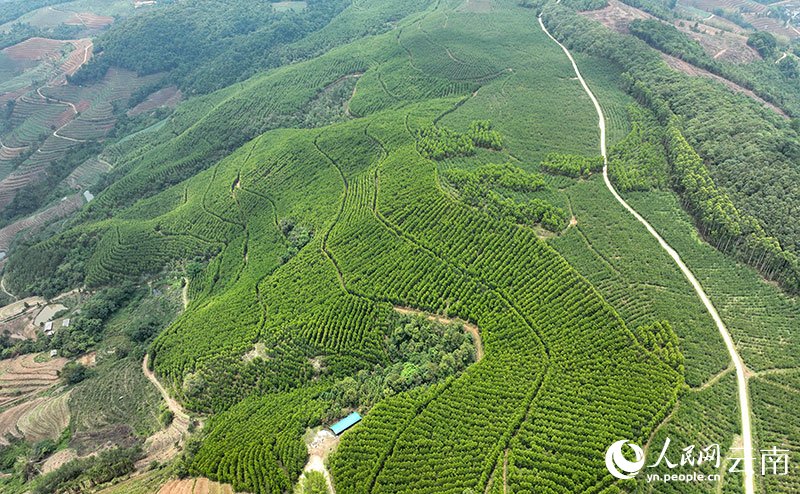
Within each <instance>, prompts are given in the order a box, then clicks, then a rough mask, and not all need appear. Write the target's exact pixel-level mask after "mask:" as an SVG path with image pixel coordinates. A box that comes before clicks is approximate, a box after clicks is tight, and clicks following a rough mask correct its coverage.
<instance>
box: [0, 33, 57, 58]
mask: <svg viewBox="0 0 800 494" xmlns="http://www.w3.org/2000/svg"><path fill="white" fill-rule="evenodd" d="M63 44H64V41H57V40H54V39H47V38H38V37H36V38H29V39H27V40H25V41H23V42H21V43H17V44H16V45H13V46H9V47H8V48H4V49H3V50H2V52H3V53H5V54H6V55H8V58H10V59H12V60H41V59H43V58H55V57H56V51H57V50H58V49H59V48H61V46H62V45H63Z"/></svg>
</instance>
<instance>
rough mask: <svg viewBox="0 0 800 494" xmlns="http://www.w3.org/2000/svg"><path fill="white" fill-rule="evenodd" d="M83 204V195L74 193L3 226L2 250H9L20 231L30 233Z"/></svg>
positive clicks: (0, 232) (0, 248) (1, 232)
mask: <svg viewBox="0 0 800 494" xmlns="http://www.w3.org/2000/svg"><path fill="white" fill-rule="evenodd" d="M82 205H83V198H82V197H81V195H80V194H74V195H71V196H69V197H65V198H64V199H63V200H61V201H59V202H58V203H57V204H54V205H52V206H50V207H49V208H47V209H45V210H43V211H40V212H38V213H36V214H34V215H31V216H27V217H25V218H22V219H21V220H18V221H15V222H14V223H11V224H10V225H8V226H6V227H3V228H2V229H0V252H7V251H8V247H9V246H10V245H11V241H12V240H13V239H14V237H16V236H17V235H18V234H19V233H20V232H22V231H27V232H29V233H30V232H34V231H36V229H37V228H38V227H40V226H41V225H43V224H45V223H47V222H49V221H52V220H54V219H57V218H60V217H63V216H66V215H68V214H69V213H71V212H72V211H75V210H76V209H78V208H79V207H81V206H82Z"/></svg>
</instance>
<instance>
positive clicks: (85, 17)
mask: <svg viewBox="0 0 800 494" xmlns="http://www.w3.org/2000/svg"><path fill="white" fill-rule="evenodd" d="M113 22H114V18H113V17H109V16H106V15H97V14H92V13H91V12H82V13H76V14H75V15H73V16H72V17H70V18H69V19H67V20H66V21H64V24H68V25H71V26H86V27H88V28H90V29H99V28H101V27H105V26H108V25H109V24H112V23H113Z"/></svg>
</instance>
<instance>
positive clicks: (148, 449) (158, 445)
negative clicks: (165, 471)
mask: <svg viewBox="0 0 800 494" xmlns="http://www.w3.org/2000/svg"><path fill="white" fill-rule="evenodd" d="M149 358H150V355H145V356H144V360H142V372H143V373H144V375H145V376H146V377H147V379H149V380H150V382H151V383H153V385H154V386H155V387H156V389H158V392H159V393H161V397H162V398H163V399H164V401H165V402H166V403H167V408H168V409H169V410H170V411H171V412H172V413H173V414H174V417H173V419H172V423H171V424H170V425H169V426H168V427H167V428H165V429H162V430H160V431H158V432H156V433H155V434H153V435H152V436H150V437H149V438H147V441H145V455H146V456H145V457H144V458H143V459H141V460H139V461H138V462H137V463H136V468H138V469H143V468H145V467H146V466H148V465H149V464H150V462H152V461H154V460H155V461H159V462H164V461H167V460H169V459H170V458H172V457H173V456H175V455H176V454H178V452H179V450H178V448H176V446H175V445H176V443H177V444H180V443H182V442H183V441H184V439H185V438H186V435H187V432H188V430H189V423H190V422H191V419H190V418H189V416H188V415H187V414H186V412H184V410H183V407H182V406H181V405H180V404H179V403H178V402H177V401H175V400H174V399H173V398H172V397H171V396H170V395H169V393H167V390H166V389H164V386H162V385H161V383H160V382H159V381H158V379H156V376H155V374H154V373H153V371H151V370H150V369H149V368H148V365H147V363H148V360H149Z"/></svg>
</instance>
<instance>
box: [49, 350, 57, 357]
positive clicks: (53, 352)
mask: <svg viewBox="0 0 800 494" xmlns="http://www.w3.org/2000/svg"><path fill="white" fill-rule="evenodd" d="M56 355H58V350H50V357H55V356H56Z"/></svg>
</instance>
